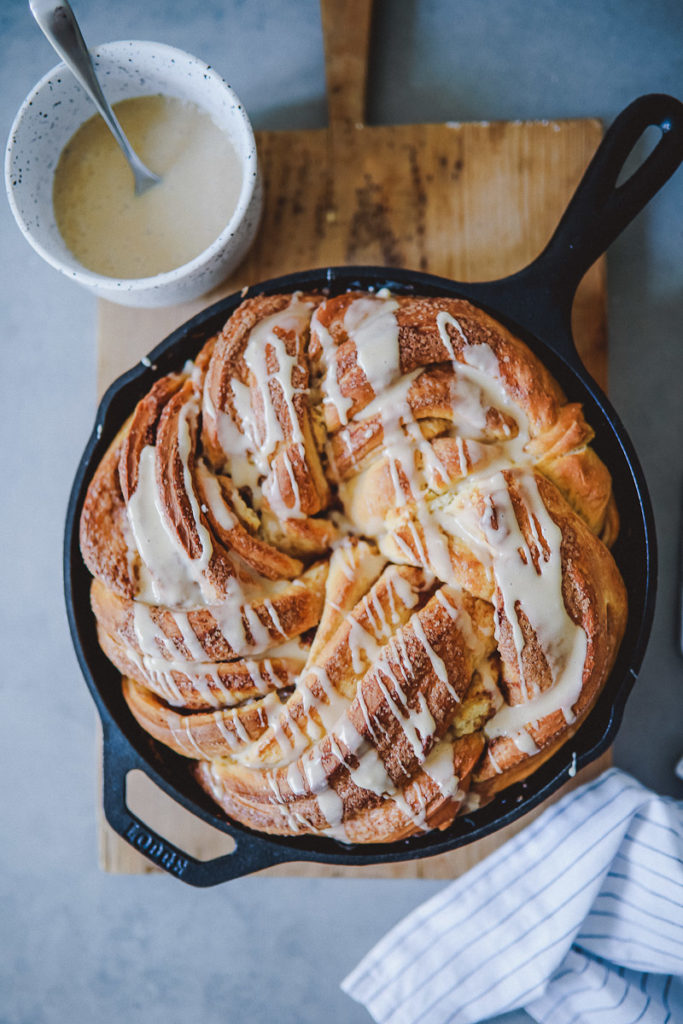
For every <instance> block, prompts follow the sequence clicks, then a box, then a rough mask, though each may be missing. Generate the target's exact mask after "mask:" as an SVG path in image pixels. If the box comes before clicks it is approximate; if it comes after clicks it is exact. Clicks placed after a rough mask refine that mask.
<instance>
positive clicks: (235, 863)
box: [103, 726, 290, 887]
mask: <svg viewBox="0 0 683 1024" xmlns="http://www.w3.org/2000/svg"><path fill="white" fill-rule="evenodd" d="M134 768H140V769H141V770H142V771H146V768H145V764H144V761H142V759H141V758H139V757H138V755H137V754H136V753H135V751H134V749H133V748H132V747H131V746H130V744H129V743H128V741H127V740H126V739H125V737H123V736H122V735H121V734H120V733H119V732H118V730H116V729H115V728H110V729H107V728H106V726H105V728H104V764H103V776H104V778H103V782H104V787H103V804H104V814H105V817H106V819H107V821H108V822H109V824H110V825H111V827H112V828H113V829H114V831H115V832H116V833H117V834H118V835H119V836H120V837H121V838H122V839H125V841H126V842H127V843H130V845H131V846H133V847H134V848H135V849H136V850H139V851H140V853H142V854H144V856H145V857H148V858H149V860H151V861H152V862H153V863H154V864H155V865H156V866H157V867H158V868H161V869H162V870H164V871H167V872H168V873H169V874H170V875H173V876H174V877H175V878H180V879H182V881H183V882H187V883H188V884H189V885H195V886H199V887H207V886H211V885H218V884H219V883H221V882H227V881H229V880H231V879H233V878H240V877H242V876H243V875H248V874H251V873H252V872H254V871H260V870H261V869H262V868H267V867H271V866H272V865H274V864H279V863H281V862H283V861H286V860H289V859H290V858H289V857H288V856H287V852H286V851H284V850H282V851H281V850H279V849H278V847H277V846H275V845H274V844H270V843H267V842H263V841H261V840H255V839H251V838H250V837H249V836H248V835H239V836H234V835H233V838H234V839H235V842H236V847H235V849H234V850H233V852H232V853H227V854H224V855H223V856H220V857H214V858H213V859H212V860H199V858H197V857H193V856H192V855H191V854H189V853H186V852H185V851H184V850H181V849H180V847H178V846H176V845H175V844H174V843H171V842H169V840H168V839H165V838H164V837H163V836H161V835H159V833H158V832H155V831H154V829H153V828H150V826H149V825H147V824H145V822H143V821H142V820H141V819H140V818H139V817H138V816H137V815H136V814H134V813H133V812H132V811H131V810H130V808H129V807H128V804H127V803H126V776H127V775H128V772H129V771H131V770H132V769H134Z"/></svg>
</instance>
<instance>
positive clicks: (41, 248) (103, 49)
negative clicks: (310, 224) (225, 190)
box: [5, 39, 259, 295]
mask: <svg viewBox="0 0 683 1024" xmlns="http://www.w3.org/2000/svg"><path fill="white" fill-rule="evenodd" d="M124 47H126V48H130V47H138V48H140V49H142V50H143V52H145V54H146V55H149V54H151V53H162V54H164V55H165V56H168V57H172V58H173V59H174V60H175V59H177V58H178V57H180V58H181V59H182V60H183V61H184V62H185V63H186V64H195V65H196V66H197V67H198V69H199V70H200V71H201V72H202V73H203V75H204V78H205V79H206V80H207V81H210V82H212V83H213V84H214V85H216V86H218V87H219V88H222V89H223V91H224V92H225V93H226V94H227V95H228V96H229V97H230V98H231V100H232V106H233V110H234V112H235V114H236V120H237V122H238V123H239V124H240V128H241V131H242V132H243V133H244V135H245V137H246V141H247V147H246V150H247V152H246V155H245V156H240V154H239V153H238V154H237V156H238V159H239V163H240V165H241V167H242V171H243V179H242V187H241V190H240V195H239V199H238V201H237V205H236V207H235V209H234V211H233V214H232V216H231V218H230V220H229V221H228V223H227V224H226V225H225V226H224V228H223V229H222V231H221V232H220V234H219V235H217V237H216V238H215V239H214V241H213V242H212V243H211V244H210V245H209V246H207V248H206V249H203V250H202V252H200V253H199V254H198V255H197V256H194V257H193V258H192V259H191V260H188V261H187V263H183V264H181V265H180V266H179V267H174V268H173V270H167V271H164V272H162V273H160V274H154V275H151V276H149V277H131V278H119V277H109V276H107V275H105V274H98V273H96V272H95V271H93V270H88V268H87V267H84V266H82V264H79V263H78V261H77V260H76V258H75V257H74V263H75V266H74V267H70V266H68V265H67V264H65V263H64V262H63V261H62V260H61V259H60V258H59V257H58V256H56V255H55V254H54V252H53V251H51V250H50V249H48V248H47V247H46V246H45V245H43V243H42V242H40V241H39V240H38V239H37V238H36V237H35V234H34V233H33V232H32V231H31V229H30V228H29V227H28V226H27V224H26V220H25V218H24V216H23V214H22V212H21V210H20V209H19V206H18V203H17V199H16V192H15V187H14V185H13V184H12V160H13V157H14V155H15V152H16V143H17V138H18V136H19V132H20V131H21V130H22V122H23V121H24V120H25V118H26V116H27V111H28V109H29V107H30V106H31V105H32V104H33V102H34V101H35V100H36V98H37V97H38V96H39V95H40V94H41V93H42V92H43V91H44V89H45V88H46V86H47V85H48V84H49V83H50V82H51V81H52V80H53V79H54V78H55V77H57V76H58V75H60V74H62V73H64V74H66V75H68V76H71V72H70V71H69V70H68V68H67V67H66V64H65V63H64V62H63V61H60V62H59V63H58V64H55V65H54V67H52V68H51V69H50V70H49V71H47V72H46V73H45V74H44V75H43V76H42V78H40V80H39V81H38V82H36V84H35V85H34V86H33V88H32V89H31V91H30V92H29V93H28V94H27V95H26V96H25V98H24V100H23V101H22V103H21V105H20V107H19V109H18V111H17V113H16V115H15V117H14V120H13V122H12V126H11V128H10V131H9V135H8V140H7V144H6V148H5V191H6V194H7V200H8V202H9V205H10V208H11V210H12V214H13V216H14V219H15V221H16V223H17V225H18V227H19V229H20V230H21V232H22V234H23V236H24V238H25V239H26V240H27V241H28V242H29V244H30V245H31V246H32V247H33V249H34V250H35V251H36V252H37V253H38V255H39V256H41V257H42V258H43V259H44V260H45V262H46V263H49V264H50V266H52V267H54V269H55V270H58V271H60V272H61V273H62V274H65V275H66V276H67V277H69V278H70V279H71V280H73V281H76V282H78V283H79V284H81V285H84V286H85V287H87V288H90V289H96V290H97V291H99V292H101V293H104V292H105V291H106V292H109V293H111V294H112V295H113V294H115V293H116V292H119V291H125V292H126V293H129V294H130V293H141V292H146V291H159V290H161V289H163V288H164V287H165V286H167V285H175V284H178V283H180V282H182V281H184V280H186V279H187V278H188V277H190V276H191V275H192V274H193V273H195V272H196V271H201V270H202V269H203V267H204V266H205V265H207V264H209V263H210V262H211V261H212V260H213V259H214V257H215V256H217V255H218V254H219V253H220V252H221V250H223V249H224V248H225V246H226V243H228V242H229V241H230V239H231V238H232V237H234V236H235V235H237V234H238V233H239V230H240V228H241V227H242V225H243V223H244V222H245V221H246V219H247V216H248V214H249V211H250V209H251V207H252V204H253V202H254V200H255V198H256V196H257V191H258V184H259V170H258V155H257V148H256V139H255V137H254V130H253V127H252V124H251V121H250V119H249V117H248V115H247V113H246V110H245V108H244V105H243V103H242V101H241V100H240V98H239V96H238V95H237V93H236V92H235V90H234V89H233V88H232V86H231V85H230V84H229V83H228V82H227V81H226V80H225V79H224V78H223V76H222V75H221V74H220V73H219V72H218V71H216V69H215V68H213V67H212V66H211V65H210V64H207V63H206V62H205V61H203V60H202V59H201V58H199V57H195V56H194V55H193V54H191V53H188V52H187V51H186V50H181V49H180V48H179V47H176V46H171V45H169V44H168V43H158V42H154V41H152V40H140V39H118V40H114V41H112V42H108V43H102V44H101V45H100V46H96V47H93V48H92V49H91V51H90V53H91V56H92V58H93V62H94V64H95V68H96V69H97V68H98V60H99V58H101V57H104V58H105V59H107V58H110V57H111V58H114V57H115V56H116V55H117V53H118V52H119V51H120V49H122V48H124ZM71 77H73V76H71ZM73 81H74V82H75V79H73ZM76 85H78V83H76ZM78 88H80V86H79V87H78ZM142 95H146V94H144V93H143V94H142ZM199 105H200V104H197V106H199ZM207 112H208V111H207ZM93 113H95V111H94V108H93ZM82 123H85V122H82ZM79 127H80V126H79ZM76 130H78V129H76ZM250 162H253V166H252V167H250ZM55 167H56V162H55Z"/></svg>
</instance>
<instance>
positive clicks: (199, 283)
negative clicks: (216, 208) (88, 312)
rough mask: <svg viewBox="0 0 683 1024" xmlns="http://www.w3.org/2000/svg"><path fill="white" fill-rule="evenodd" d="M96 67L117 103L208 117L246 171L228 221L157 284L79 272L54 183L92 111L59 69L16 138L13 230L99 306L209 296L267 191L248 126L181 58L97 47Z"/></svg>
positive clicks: (162, 51) (149, 49) (203, 73)
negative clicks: (136, 102) (157, 105)
mask: <svg viewBox="0 0 683 1024" xmlns="http://www.w3.org/2000/svg"><path fill="white" fill-rule="evenodd" d="M93 59H94V64H95V69H96V71H97V74H98V77H99V79H100V82H101V83H102V88H103V91H104V93H105V95H106V96H107V99H108V100H109V101H110V102H111V103H116V102H118V101H119V100H122V99H128V98H130V97H134V96H149V95H155V94H158V93H162V94H164V95H166V96H172V97H175V98H177V99H182V100H187V101H189V102H192V103H196V104H197V106H199V107H201V108H202V109H203V110H205V111H206V112H207V113H208V114H210V116H211V117H212V118H213V120H214V122H215V123H216V124H217V125H218V126H219V127H220V128H221V129H222V130H223V131H224V132H225V133H226V134H227V135H228V137H229V138H230V140H231V142H232V144H233V146H234V147H235V150H236V152H237V154H238V156H239V158H240V161H241V164H242V169H243V180H242V190H241V192H240V196H239V200H238V202H237V207H236V209H235V211H234V213H233V215H232V218H231V219H230V221H229V223H228V224H226V225H225V227H224V229H223V231H222V232H221V233H220V235H219V236H218V238H216V240H215V241H214V242H213V243H212V245H210V246H209V247H208V249H205V250H204V252H203V253H201V254H200V255H199V256H196V257H195V258H194V259H193V260H190V262H189V263H185V264H184V265H183V266H181V267H177V268H176V269H175V270H170V271H167V272H165V273H163V274H157V275H155V276H154V277H145V278H135V279H119V278H113V277H106V276H104V275H102V274H95V273H93V272H92V271H90V270H87V269H86V268H85V267H83V266H82V264H80V263H79V262H78V261H77V260H76V258H75V257H74V256H73V254H72V253H71V252H70V251H69V249H68V248H67V247H66V245H65V243H64V240H63V238H62V236H61V234H60V232H59V229H58V227H57V224H56V222H55V216H54V211H53V207H52V183H53V177H54V172H55V168H56V166H57V162H58V160H59V156H60V153H61V151H62V149H63V148H64V146H65V145H66V143H67V142H68V141H69V139H70V138H71V137H72V136H73V134H74V133H75V132H76V130H77V129H78V128H79V126H80V125H81V124H82V123H83V122H84V121H87V120H88V118H90V117H92V116H93V114H94V112H95V111H94V107H93V105H92V103H91V101H90V100H89V99H88V97H87V96H86V95H85V93H84V92H83V90H82V89H81V87H80V86H79V85H78V83H77V82H76V80H75V78H74V77H73V75H72V74H71V73H70V71H68V70H67V68H66V67H65V66H64V64H59V65H57V67H55V68H53V70H52V71H50V72H49V73H48V74H47V75H45V77H44V78H43V79H41V81H40V82H39V83H38V84H37V85H36V87H35V88H34V89H33V91H32V92H31V93H30V94H29V96H27V97H26V99H25V100H24V103H23V104H22V106H21V109H20V110H19V113H18V114H17V117H16V119H15V122H14V124H13V125H12V130H11V132H10V137H9V141H8V146H7V154H6V161H5V182H6V187H7V195H8V198H9V202H10V206H11V207H12V212H13V213H14V216H15V218H16V220H17V223H18V224H19V227H20V228H21V230H22V232H23V233H24V235H25V236H26V238H27V239H28V241H29V242H30V243H31V245H32V246H33V248H34V249H35V250H36V252H38V253H39V254H40V255H41V256H42V257H43V259H45V260H47V262H48V263H50V264H51V265H52V266H53V267H56V269H57V270H59V271H61V272H62V273H63V274H65V275H66V276H67V277H70V278H71V279H72V280H73V281H76V282H78V284H81V285H83V286H84V287H86V288H89V289H90V291H92V292H94V293H95V294H96V295H98V296H100V297H101V298H105V299H110V300H111V301H112V302H120V303H123V304H124V305H128V306H167V305H171V304H173V303H176V302H182V301H185V300H187V299H192V298H195V297H196V296H198V295H203V294H204V293H205V292H207V291H209V290H210V289H211V288H213V287H214V286H215V285H217V284H219V283H220V282H221V281H222V280H224V279H225V278H226V277H227V276H228V274H230V273H231V271H232V270H234V268H235V267H236V266H237V265H238V264H239V263H240V261H241V260H242V259H243V257H244V256H245V255H246V252H247V250H248V248H249V246H250V245H251V243H252V241H253V240H254V236H255V234H256V231H257V228H258V223H259V218H260V214H261V183H260V177H259V170H258V161H257V155H256V145H255V142H254V133H253V131H252V128H251V124H250V122H249V119H248V117H247V115H246V114H245V112H244V110H243V108H242V104H241V103H240V101H239V99H238V97H237V96H236V95H235V93H234V92H233V91H232V89H231V88H230V86H229V85H227V83H226V82H224V81H223V79H222V78H221V77H220V75H219V74H218V73H217V72H216V71H214V70H213V69H212V68H210V67H208V66H207V65H206V64H204V63H203V62H202V61H200V60H197V58H196V57H192V56H190V55H189V54H187V53H184V52H183V51H182V50H177V49H175V48H174V47H171V46H166V45H164V44H163V43H150V42H138V41H133V40H125V41H123V42H115V43H107V44H106V45H104V46H100V47H99V48H98V49H97V50H95V51H94V52H93Z"/></svg>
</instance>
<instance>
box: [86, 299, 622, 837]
mask: <svg viewBox="0 0 683 1024" xmlns="http://www.w3.org/2000/svg"><path fill="white" fill-rule="evenodd" d="M592 437H593V431H592V429H591V427H590V426H589V425H588V424H587V423H586V421H585V419H584V416H583V412H582V409H581V407H580V405H578V404H577V403H570V402H567V401H566V399H565V397H564V395H563V393H562V390H561V389H560V387H559V386H558V384H557V382H556V381H555V380H554V379H553V378H552V376H551V375H550V374H549V372H548V371H547V369H546V368H545V367H544V366H543V365H542V364H541V362H540V361H539V359H538V358H537V357H536V356H535V355H534V354H533V353H532V352H531V351H530V350H529V349H528V348H527V347H526V345H524V343H523V342H521V341H520V340H519V339H517V338H515V337H514V336H513V335H512V334H511V333H510V332H509V331H508V330H507V329H506V328H505V327H503V326H502V325H501V324H499V323H497V322H496V321H495V320H493V319H492V318H491V317H490V316H488V315H487V314H485V313H484V312H483V311H481V310H479V309H477V308H476V307H474V306H472V305H471V304H470V303H468V302H465V301H463V300H458V299H451V298H445V297H444V298H422V297H415V296H395V295H389V294H385V293H377V294H368V293H361V292H349V293H346V294H344V295H340V296H336V297H333V298H324V297H323V296H322V295H317V294H315V295H310V294H296V295H271V296H257V297H255V298H251V299H248V300H246V301H245V302H244V303H242V305H241V306H240V307H239V308H238V309H237V310H236V311H235V312H234V313H233V314H232V316H231V317H230V319H229V320H228V322H227V324H226V325H225V327H224V328H223V330H222V331H221V332H220V333H219V334H218V335H217V337H216V338H212V339H210V340H209V342H207V344H206V345H205V347H204V349H203V350H202V352H201V353H200V355H199V356H198V358H197V360H196V361H195V363H194V365H193V366H192V365H190V366H189V367H186V368H185V369H184V370H183V371H182V372H179V373H172V374H169V375H167V376H166V377H163V378H161V379H160V380H158V381H157V382H156V383H155V384H154V385H153V386H152V388H151V389H150V391H149V393H148V394H147V395H146V396H144V397H143V399H142V400H141V402H139V404H138V406H137V407H136V409H135V410H134V412H133V414H132V416H131V418H130V419H129V420H128V421H127V422H126V423H125V424H124V426H123V427H122V429H121V431H120V432H119V434H118V435H117V437H116V438H115V439H114V441H113V442H112V444H111V446H110V448H109V449H108V451H107V453H106V454H105V456H104V458H103V459H102V462H101V463H100V465H99V467H98V468H97V470H96V471H95V474H94V476H93V479H92V481H91V484H90V487H89V490H88V494H87V497H86V500H85V504H84V508H83V514H82V518H81V548H82V551H83V557H84V559H85V561H86V564H87V565H88V568H89V569H90V571H91V572H92V574H93V576H94V579H93V583H92V588H91V603H92V608H93V612H94V615H95V619H96V622H97V630H98V636H99V640H100V644H101V646H102V648H103V650H104V651H105V653H106V654H107V655H108V657H109V658H110V659H111V661H112V662H113V663H114V664H115V665H116V667H117V668H118V669H119V671H120V672H121V673H122V675H123V677H124V682H123V692H124V696H125V699H126V701H127V703H128V706H129V708H130V710H131V713H132V714H133V715H134V716H135V718H136V719H137V720H138V722H139V723H140V724H141V725H142V726H143V728H144V729H146V730H147V731H148V732H149V733H150V735H152V736H153V737H154V738H155V739H156V740H157V741H158V742H160V743H163V744H165V745H167V746H169V747H170V748H171V749H173V750H175V751H176V752H177V753H179V754H181V755H183V756H185V757H188V758H190V759H192V760H194V761H196V765H195V769H194V770H195V775H196V778H197V780H198V782H199V784H200V785H201V786H202V787H203V788H204V789H206V790H207V792H209V793H210V794H211V795H212V796H213V797H214V799H215V800H216V801H217V803H218V804H219V805H220V806H221V807H222V808H223V810H224V811H225V812H226V814H228V815H229V816H231V817H233V818H235V819H236V820H238V821H240V822H242V823H244V824H245V825H247V826H249V827H250V828H253V829H256V830H262V831H264V832H268V833H272V834H276V835H300V834H307V833H313V834H325V835H330V836H335V837H337V838H340V839H342V840H343V841H346V842H354V843H356V842H357V843H367V842H382V843H385V842H393V841H396V840H398V839H402V838H405V837H407V836H410V835H413V834H415V833H418V832H421V831H424V830H426V829H430V828H445V827H447V826H448V825H449V824H450V823H451V822H452V820H453V818H454V817H455V816H456V814H457V813H458V812H459V811H460V809H461V807H462V805H463V801H464V799H465V796H466V794H467V792H468V790H470V789H472V790H474V791H475V793H476V794H477V796H478V798H479V799H480V800H483V801H486V800H489V799H491V798H492V797H493V796H494V795H495V794H496V793H497V792H499V791H500V790H502V789H504V788H505V787H507V786H509V785H511V784H512V783H513V782H515V781H518V780H520V779H523V778H525V777H526V776H527V775H528V774H529V773H531V772H533V771H534V770H535V769H536V768H537V767H538V766H539V765H540V764H542V763H543V762H544V761H545V760H546V759H547V758H548V757H550V756H551V755H552V754H553V753H554V752H555V751H556V750H557V749H559V747H560V746H561V745H562V744H564V743H567V742H568V741H569V740H570V739H571V737H572V736H573V735H574V733H575V731H576V729H577V728H578V727H579V725H580V723H581V722H582V721H583V720H584V719H585V717H586V715H588V714H589V713H590V710H591V708H592V707H593V706H594V704H595V701H596V700H597V698H598V696H599V694H600V692H601V689H602V687H603V686H604V684H605V681H606V679H607V677H608V675H609V672H610V669H611V667H612V665H613V663H614V660H615V658H616V653H617V650H618V647H619V643H620V642H621V638H622V636H623V632H624V629H625V622H626V611H627V602H626V593H625V589H624V585H623V582H622V580H621V577H620V575H619V572H618V570H617V567H616V565H615V563H614V561H613V559H612V556H611V555H610V553H609V550H608V547H607V545H609V544H611V543H612V542H613V540H614V539H615V537H616V534H617V531H618V511H617V509H616V505H615V502H614V497H613V495H612V486H611V478H610V474H609V471H608V469H607V468H606V467H605V465H604V464H603V463H602V462H601V460H600V459H599V457H598V456H597V455H596V454H595V452H594V451H593V449H592V448H591V447H590V443H591V440H592Z"/></svg>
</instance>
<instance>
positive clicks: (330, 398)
mask: <svg viewBox="0 0 683 1024" xmlns="http://www.w3.org/2000/svg"><path fill="white" fill-rule="evenodd" d="M318 314H319V308H318V309H317V310H316V311H315V313H314V314H313V317H312V319H311V336H312V337H315V338H317V339H318V341H319V343H320V348H321V351H322V365H323V367H324V376H323V381H322V395H323V402H324V404H325V405H331V406H332V408H333V409H334V410H335V412H336V413H337V416H338V418H339V422H340V423H341V424H342V425H344V424H346V423H348V422H349V409H350V408H351V406H352V405H353V400H352V399H351V398H347V397H346V396H345V395H343V394H342V391H341V388H340V386H339V378H338V377H337V360H336V358H335V353H336V349H335V344H334V341H333V340H332V337H331V336H330V332H329V331H328V330H327V328H326V327H325V326H324V325H323V324H322V323H321V322H320V318H319V315H318Z"/></svg>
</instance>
